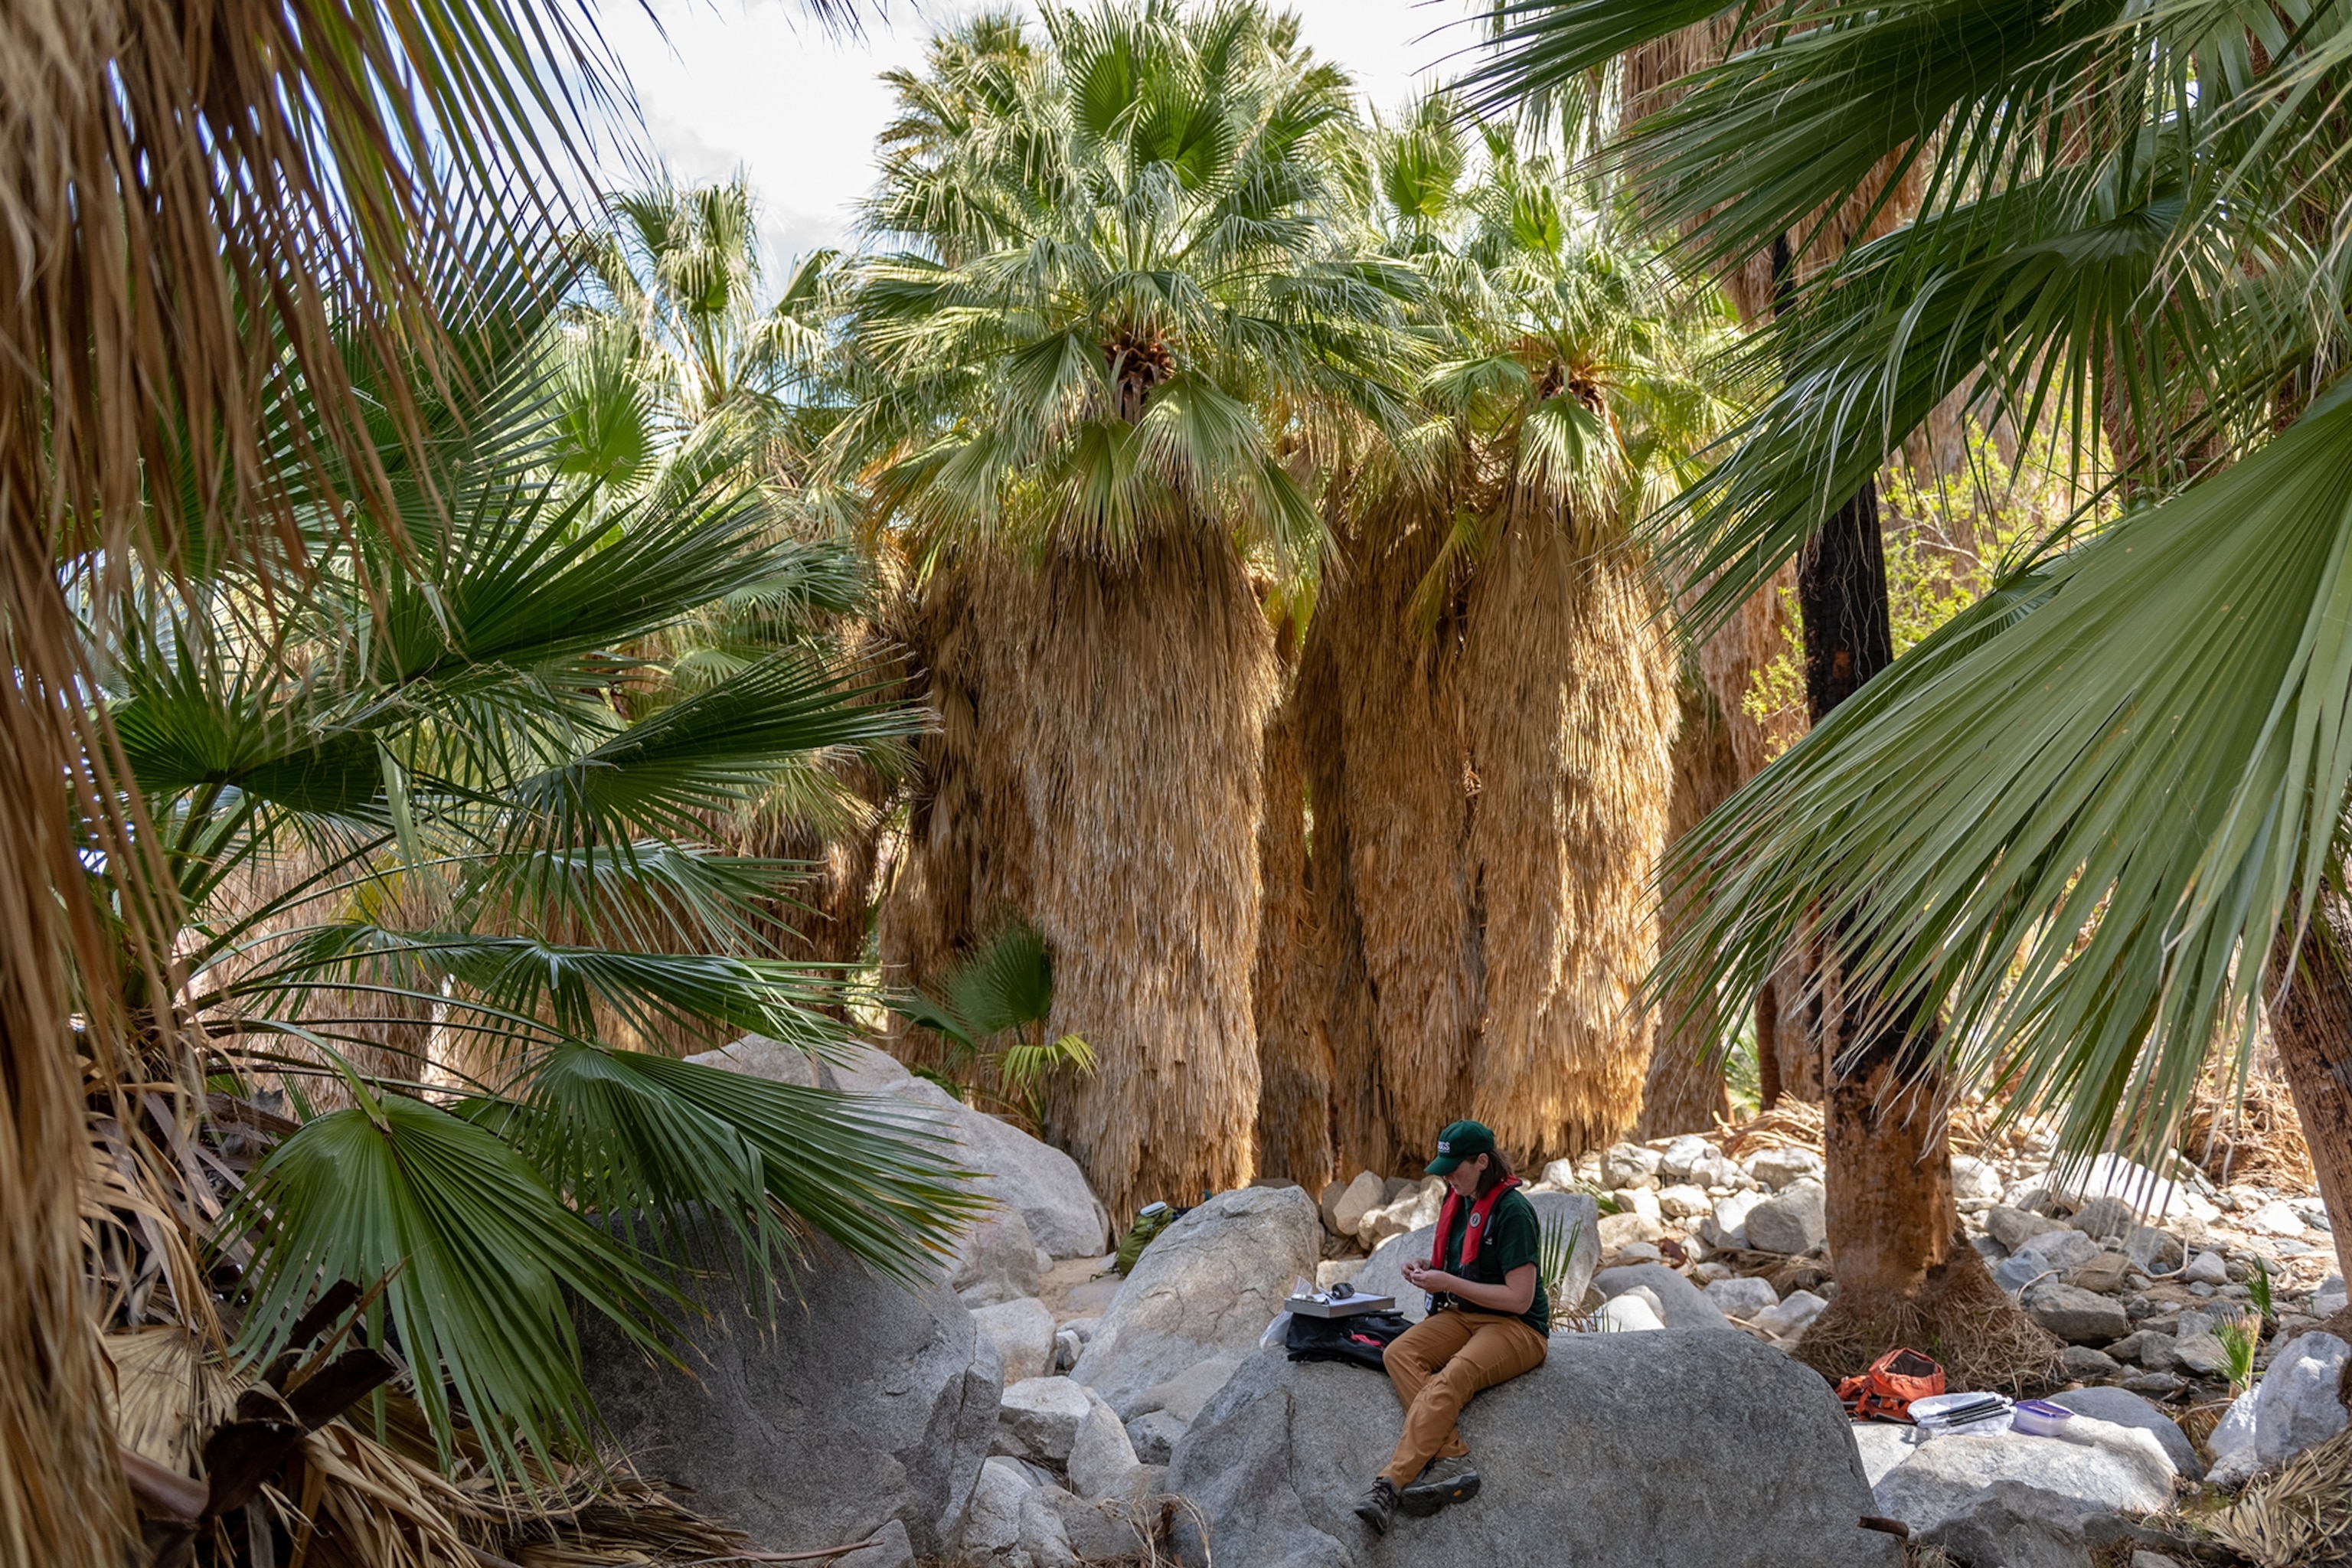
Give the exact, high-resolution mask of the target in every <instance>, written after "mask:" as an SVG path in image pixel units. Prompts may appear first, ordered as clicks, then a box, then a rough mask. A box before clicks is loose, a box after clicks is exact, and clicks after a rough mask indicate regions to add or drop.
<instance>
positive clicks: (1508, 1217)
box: [1439, 1187, 1551, 1334]
mask: <svg viewBox="0 0 2352 1568" xmlns="http://www.w3.org/2000/svg"><path fill="white" fill-rule="evenodd" d="M1469 1234H1470V1225H1469V1216H1468V1215H1464V1216H1463V1223H1461V1224H1460V1225H1458V1226H1454V1233H1453V1234H1452V1235H1451V1236H1448V1237H1446V1238H1445V1258H1444V1262H1443V1263H1442V1264H1440V1265H1439V1267H1441V1268H1444V1270H1445V1272H1447V1273H1448V1274H1458V1275H1460V1276H1461V1277H1462V1278H1463V1279H1467V1280H1470V1281H1472V1282H1473V1283H1474V1284H1479V1285H1500V1284H1502V1283H1503V1282H1504V1280H1505V1279H1506V1277H1507V1276H1508V1275H1509V1274H1510V1272H1511V1270H1512V1269H1514V1268H1518V1267H1520V1266H1521V1265H1522V1264H1528V1263H1532V1264H1534V1265H1535V1266H1536V1299H1535V1300H1532V1301H1530V1302H1528V1310H1526V1311H1524V1312H1521V1313H1520V1314H1519V1317H1520V1320H1521V1321H1524V1322H1525V1323H1526V1324H1527V1325H1528V1327H1529V1328H1531V1329H1533V1330H1535V1331H1536V1332H1538V1333H1539V1334H1549V1333H1550V1332H1551V1302H1550V1300H1549V1299H1548V1298H1547V1297H1546V1296H1545V1294H1544V1281H1543V1225H1542V1222H1541V1221H1539V1220H1538V1219H1537V1218H1536V1205H1533V1204H1531V1203H1529V1202H1528V1197H1527V1194H1525V1193H1522V1192H1521V1191H1519V1190H1518V1189H1517V1187H1513V1188H1512V1189H1511V1190H1510V1191H1509V1192H1507V1193H1505V1194H1503V1195H1502V1196H1501V1197H1499V1198H1497V1199H1496V1200H1495V1208H1494V1212H1493V1213H1492V1214H1490V1215H1487V1217H1486V1238H1485V1239H1484V1240H1482V1241H1480V1242H1479V1243H1478V1256H1477V1257H1476V1258H1474V1259H1472V1260H1471V1264H1470V1267H1469V1268H1463V1267H1462V1243H1463V1241H1464V1239H1465V1237H1468V1235H1469ZM1455 1305H1457V1306H1462V1307H1468V1308H1469V1310H1472V1311H1474V1312H1475V1311H1484V1310H1486V1309H1485V1308H1481V1307H1473V1306H1471V1305H1470V1303H1469V1302H1467V1301H1457V1302H1455Z"/></svg>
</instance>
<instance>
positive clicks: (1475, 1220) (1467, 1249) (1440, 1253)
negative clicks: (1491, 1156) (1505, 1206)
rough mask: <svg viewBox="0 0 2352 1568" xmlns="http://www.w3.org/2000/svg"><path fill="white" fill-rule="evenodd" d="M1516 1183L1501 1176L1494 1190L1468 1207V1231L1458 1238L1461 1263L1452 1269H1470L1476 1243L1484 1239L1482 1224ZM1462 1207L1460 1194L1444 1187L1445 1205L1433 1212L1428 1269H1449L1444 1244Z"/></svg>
mask: <svg viewBox="0 0 2352 1568" xmlns="http://www.w3.org/2000/svg"><path fill="white" fill-rule="evenodd" d="M1518 1184H1519V1179H1518V1177H1517V1176H1505V1177H1504V1178H1503V1179H1502V1180H1501V1181H1499V1182H1496V1184H1495V1189H1494V1191H1492V1192H1490V1193H1488V1194H1486V1196H1485V1197H1483V1198H1480V1199H1479V1200H1478V1201H1477V1202H1476V1203H1475V1204H1474V1205H1469V1207H1470V1229H1469V1231H1468V1233H1467V1234H1465V1236H1464V1237H1462V1260H1461V1262H1460V1263H1459V1264H1456V1265H1453V1266H1452V1267H1455V1268H1469V1267H1470V1264H1471V1260H1472V1259H1474V1258H1476V1257H1477V1256H1478V1243H1479V1242H1480V1241H1481V1240H1483V1239H1484V1238H1485V1237H1486V1222H1487V1221H1488V1220H1490V1219H1492V1218H1494V1216H1495V1205H1496V1204H1498V1203H1500V1202H1501V1201H1502V1199H1503V1194H1505V1193H1507V1192H1509V1191H1510V1190H1511V1189H1512V1188H1513V1187H1516V1186H1517V1185H1518ZM1463 1207H1464V1205H1463V1202H1462V1194H1459V1193H1457V1192H1455V1191H1454V1189H1453V1188H1451V1187H1448V1188H1447V1189H1446V1190H1445V1203H1444V1206H1442V1207H1441V1208H1439V1209H1438V1211H1437V1234H1436V1236H1434V1237H1432V1238H1431V1239H1430V1252H1429V1264H1430V1267H1431V1268H1447V1267H1449V1266H1448V1265H1447V1263H1446V1261H1445V1247H1446V1243H1447V1241H1448V1240H1450V1239H1451V1238H1452V1237H1453V1235H1454V1225H1455V1223H1456V1222H1457V1221H1458V1220H1459V1219H1460V1218H1461V1216H1462V1210H1463Z"/></svg>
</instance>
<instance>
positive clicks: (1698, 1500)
mask: <svg viewBox="0 0 2352 1568" xmlns="http://www.w3.org/2000/svg"><path fill="white" fill-rule="evenodd" d="M1551 1343H1552V1349H1551V1356H1550V1359H1549V1361H1547V1362H1546V1363H1545V1364H1544V1365H1542V1366H1541V1367H1538V1369H1536V1370H1535V1371H1534V1372H1531V1373H1528V1374H1527V1375H1526V1376H1524V1377H1519V1378H1516V1379H1514V1380H1512V1381H1511V1382H1509V1383H1507V1384H1503V1385H1502V1386H1500V1387H1498V1388H1493V1389H1489V1390H1487V1391H1486V1393H1484V1394H1480V1395H1479V1396H1478V1397H1477V1398H1476V1399H1475V1401H1473V1402H1472V1404H1471V1405H1470V1407H1469V1409H1468V1410H1467V1411H1466V1412H1465V1414H1464V1415H1463V1433H1464V1436H1465V1437H1466V1438H1467V1439H1468V1440H1469V1443H1470V1446H1471V1448H1472V1450H1473V1451H1474V1454H1475V1456H1476V1457H1477V1458H1480V1459H1483V1460H1484V1461H1485V1462H1484V1464H1483V1465H1482V1466H1481V1473H1482V1475H1483V1476H1484V1477H1485V1480H1486V1488H1485V1490H1484V1491H1483V1492H1481V1493H1480V1495H1479V1496H1478V1497H1477V1499H1476V1500H1474V1501H1472V1502H1469V1503H1466V1504H1464V1505H1462V1506H1460V1507H1458V1508H1454V1509H1451V1510H1447V1511H1446V1512H1445V1513H1444V1515H1443V1516H1442V1517H1441V1518H1440V1519H1437V1520H1434V1521H1427V1522H1423V1521H1415V1520H1407V1519H1401V1520H1399V1521H1397V1523H1396V1524H1395V1525H1394V1526H1393V1527H1392V1528H1391V1530H1390V1531H1389V1533H1388V1534H1387V1535H1386V1536H1384V1537H1383V1536H1376V1535H1374V1534H1373V1533H1372V1532H1371V1531H1370V1530H1368V1529H1367V1528H1366V1527H1365V1526H1364V1525H1363V1523H1362V1522H1361V1521H1359V1520H1358V1519H1357V1518H1356V1517H1355V1515H1354V1513H1353V1512H1352V1511H1351V1510H1352V1508H1353V1506H1354V1504H1355V1501H1356V1500H1357V1499H1358V1498H1359V1497H1360V1496H1361V1495H1362V1493H1363V1491H1364V1489H1365V1488H1366V1487H1367V1486H1368V1485H1370V1481H1371V1479H1372V1477H1373V1475H1374V1474H1375V1473H1376V1472H1377V1471H1378V1470H1379V1468H1380V1467H1381V1465H1383V1464H1385V1463H1387V1461H1388V1458H1389V1452H1390V1450H1391V1447H1393V1446H1394V1445H1395V1442H1396V1437H1397V1432H1398V1430H1399V1428H1400V1426H1402V1416H1401V1413H1400V1412H1399V1410H1398V1408H1397V1402H1396V1395H1395V1394H1394V1392H1393V1391H1392V1390H1391V1388H1390V1387H1389V1385H1388V1384H1387V1382H1386V1380H1384V1379H1382V1378H1381V1377H1380V1376H1378V1375H1377V1374H1374V1373H1368V1372H1367V1371H1365V1370H1364V1369H1362V1368H1360V1367H1353V1366H1344V1365H1335V1364H1332V1363H1293V1362H1290V1361H1289V1360H1287V1359H1286V1357H1285V1356H1284V1354H1283V1352H1280V1351H1265V1352H1260V1353H1259V1354H1258V1355H1256V1356H1255V1357H1254V1358H1252V1359H1251V1360H1250V1361H1248V1362H1246V1363H1244V1364H1243V1366H1242V1368H1241V1370H1240V1371H1239V1372H1237V1373H1234V1377H1233V1380H1232V1381H1231V1382H1230V1383H1228V1384H1225V1386H1224V1388H1223V1390H1222V1391H1221V1392H1220V1393H1219V1394H1217V1396H1216V1397H1215V1398H1214V1399H1213V1400H1211V1401H1210V1402H1209V1404H1208V1405H1207V1407H1206V1408H1204V1409H1203V1410H1202V1412H1201V1415H1200V1418H1199V1419H1198V1420H1197V1421H1195V1422H1194V1423H1193V1425H1192V1431H1191V1432H1189V1433H1187V1434H1186V1435H1185V1437H1184V1440H1183V1441H1182V1442H1181V1443H1180V1444H1178V1445H1177V1447H1176V1455H1175V1459H1174V1461H1173V1463H1172V1464H1171V1467H1170V1469H1169V1474H1168V1487H1169V1489H1170V1490H1171V1491H1173V1492H1177V1493H1179V1494H1181V1495H1182V1496H1184V1497H1187V1498H1190V1499H1192V1501H1193V1502H1194V1503H1196V1504H1197V1505H1198V1506H1199V1507H1200V1509H1201V1510H1202V1516H1203V1517H1204V1518H1205V1520H1206V1521H1207V1531H1208V1537H1209V1541H1208V1546H1209V1549H1210V1551H1211V1552H1213V1553H1214V1555H1215V1560H1216V1561H1217V1562H1218V1563H1243V1564H1247V1565H1248V1568H1392V1565H1393V1568H1403V1565H1404V1564H1408V1563H1411V1564H1423V1563H1429V1562H1431V1561H1433V1559H1435V1558H1443V1559H1444V1560H1446V1561H1449V1562H1452V1561H1459V1562H1465V1563H1498V1564H1499V1563H1511V1564H1529V1565H1537V1564H1551V1563H1574V1564H1575V1565H1576V1568H1659V1565H1661V1564H1667V1563H1673V1564H1684V1563H1688V1564H1692V1565H1694V1568H1696V1565H1698V1564H1705V1565H1706V1568H1895V1564H1897V1563H1900V1562H1901V1560H1902V1553H1901V1549H1900V1548H1899V1547H1898V1546H1897V1544H1896V1543H1895V1540H1894V1539H1893V1538H1892V1537H1891V1536H1886V1535H1881V1534H1877V1533H1875V1532H1874V1531H1865V1530H1863V1529H1861V1528H1860V1527H1859V1523H1858V1521H1860V1519H1861V1518H1862V1517H1863V1516H1864V1514H1868V1513H1873V1512H1875V1511H1876V1510H1875V1509H1874V1507H1873V1506H1872V1503H1871V1497H1870V1487H1869V1484H1868V1482H1867V1481H1865V1480H1864V1477H1863V1473H1862V1465H1861V1461H1860V1459H1859V1458H1857V1457H1856V1455H1855V1452H1854V1445H1853V1436H1851V1434H1850V1431H1849V1428H1848V1426H1847V1423H1846V1420H1845V1416H1844V1413H1843V1411H1841V1410H1840V1409H1839V1408H1838V1403H1837V1400H1836V1398H1835V1397H1834V1396H1832V1394H1831V1393H1830V1390H1829V1387H1828V1385H1827V1384H1824V1383H1822V1380H1821V1379H1820V1378H1819V1377H1818V1376H1816V1375H1815V1374H1814V1373H1811V1372H1809V1371H1807V1370H1806V1369H1805V1368H1803V1367H1801V1366H1799V1365H1797V1364H1796V1363H1793V1362H1791V1361H1790V1360H1789V1359H1788V1358H1787V1357H1786V1356H1783V1355H1781V1354H1780V1352H1776V1351H1774V1350H1771V1349H1770V1348H1769V1347H1767V1346H1765V1345H1763V1344H1760V1343H1759V1342H1756V1341H1754V1340H1751V1339H1749V1338H1748V1337H1747V1336H1746V1335H1742V1334H1724V1333H1692V1332H1677V1331H1663V1332H1660V1333H1652V1334H1638V1335H1637V1334H1625V1335H1606V1334H1601V1335H1561V1336H1555V1337H1554V1338H1553V1340H1552V1342H1551ZM1767 1457H1769V1462H1768V1459H1767ZM1179 1540H1180V1544H1181V1547H1182V1549H1183V1552H1184V1561H1185V1562H1187V1563H1195V1564H1197V1563H1201V1562H1202V1555H1203V1554H1202V1549H1201V1542H1200V1541H1199V1539H1198V1537H1197V1534H1196V1533H1193V1532H1192V1531H1190V1528H1189V1527H1188V1526H1180V1530H1179Z"/></svg>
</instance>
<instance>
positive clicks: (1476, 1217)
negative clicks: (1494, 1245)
mask: <svg viewBox="0 0 2352 1568" xmlns="http://www.w3.org/2000/svg"><path fill="white" fill-rule="evenodd" d="M1485 1218H1486V1215H1482V1214H1474V1215H1471V1216H1470V1225H1471V1228H1472V1229H1474V1230H1475V1229H1476V1228H1477V1226H1478V1223H1479V1222H1480V1221H1481V1220H1483V1219H1485Z"/></svg>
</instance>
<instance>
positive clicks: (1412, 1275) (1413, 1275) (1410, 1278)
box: [1404, 1258, 1430, 1290]
mask: <svg viewBox="0 0 2352 1568" xmlns="http://www.w3.org/2000/svg"><path fill="white" fill-rule="evenodd" d="M1429 1264H1430V1260H1429V1259H1428V1258H1414V1259H1413V1260H1412V1262H1410V1263H1408V1264H1406V1265H1405V1266H1404V1282H1405V1283H1406V1284H1408V1285H1410V1286H1412V1288H1413V1289H1416V1290H1425V1289H1429V1287H1427V1286H1426V1285H1423V1283H1422V1282H1421V1279H1422V1276H1423V1275H1424V1274H1427V1273H1428V1272H1429Z"/></svg>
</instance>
